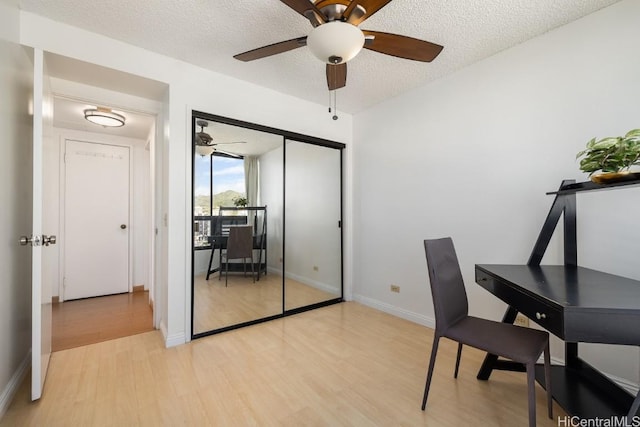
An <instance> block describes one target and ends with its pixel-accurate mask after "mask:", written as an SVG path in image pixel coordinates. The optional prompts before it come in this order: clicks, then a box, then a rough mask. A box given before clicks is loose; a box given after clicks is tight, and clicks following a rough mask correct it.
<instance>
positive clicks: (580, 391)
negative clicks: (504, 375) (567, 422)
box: [476, 179, 640, 422]
mask: <svg viewBox="0 0 640 427" xmlns="http://www.w3.org/2000/svg"><path fill="white" fill-rule="evenodd" d="M639 184H640V179H630V180H625V181H620V182H615V183H610V184H596V183H593V182H591V181H587V182H579V183H576V182H575V180H564V181H562V184H561V185H560V187H559V189H558V190H557V191H553V192H549V193H546V194H549V195H555V198H554V200H553V203H552V205H551V208H550V210H549V213H548V214H547V217H546V219H545V221H544V224H543V226H542V229H541V230H540V234H539V235H538V239H537V241H536V243H535V245H534V247H533V250H532V251H531V255H530V257H529V260H528V262H527V264H526V265H519V266H500V265H476V281H477V282H478V283H479V284H480V285H481V286H484V287H485V288H487V289H489V288H490V291H491V292H492V293H494V294H495V295H497V296H499V297H501V299H503V300H505V301H506V302H508V303H509V302H511V303H512V304H515V305H516V306H518V307H519V310H525V311H524V314H525V315H530V313H527V312H526V309H528V308H531V309H532V310H534V312H535V311H536V310H537V308H532V307H531V306H530V304H531V301H532V300H534V301H535V298H538V299H539V300H538V303H539V304H541V305H540V307H544V308H545V310H548V309H551V311H552V312H553V313H554V314H551V315H550V316H548V317H547V318H546V319H545V318H544V317H543V319H542V321H540V320H536V319H535V318H534V321H536V322H538V323H540V325H541V326H543V327H545V328H546V329H548V330H549V331H551V332H553V333H554V334H555V335H557V336H559V337H560V338H561V339H564V340H565V365H564V366H553V367H552V394H553V397H554V399H555V400H556V401H557V402H558V403H559V404H560V406H562V407H563V408H564V409H565V410H566V411H567V413H568V414H569V415H577V416H579V417H581V418H583V419H594V418H608V417H612V416H627V417H628V420H629V422H631V421H632V420H633V419H632V417H634V416H636V414H637V413H638V409H640V393H638V395H637V396H636V397H635V399H634V396H632V395H631V394H630V393H628V392H627V391H625V390H624V389H622V388H621V387H620V386H619V385H617V384H616V383H614V382H613V381H612V380H610V379H609V378H607V377H606V376H605V375H603V374H602V373H601V372H600V371H598V370H597V369H595V368H594V367H592V366H590V365H589V364H588V363H586V362H585V361H584V360H582V359H581V358H580V357H579V356H578V343H579V342H596V343H598V342H599V343H610V344H623V345H636V346H640V338H639V336H638V333H636V332H632V331H637V322H635V321H634V322H631V323H632V324H626V323H625V322H623V323H624V325H622V326H621V325H617V324H616V325H613V324H611V323H606V322H611V319H612V317H607V316H604V315H603V316H599V314H602V313H604V314H606V315H611V314H612V312H615V310H622V312H624V314H623V315H621V316H620V317H619V318H620V319H622V318H625V319H627V317H626V316H631V317H632V318H634V319H636V318H637V313H638V311H640V307H634V308H632V307H630V303H629V301H627V302H626V303H625V304H620V303H619V301H618V302H617V303H613V304H614V305H612V306H605V305H601V306H600V307H599V308H591V307H592V306H591V307H584V310H582V312H580V310H581V307H580V305H581V303H584V301H582V300H583V299H584V298H582V299H581V298H578V296H579V297H585V295H583V294H584V293H586V292H585V291H586V289H581V282H583V281H585V280H586V282H588V283H583V284H584V285H587V286H593V284H594V283H600V284H601V285H607V284H608V283H611V284H614V283H618V282H617V281H622V282H624V283H626V285H625V286H627V287H628V289H631V290H633V292H632V294H633V295H634V300H635V299H636V298H637V297H635V296H636V295H637V294H638V292H637V291H636V290H637V289H640V281H634V280H631V279H626V278H621V277H619V276H614V275H610V274H607V273H603V272H599V271H596V270H589V269H585V268H583V267H579V266H578V259H577V230H576V216H577V210H576V194H577V193H580V192H585V191H599V190H613V189H621V188H629V187H631V186H637V185H639ZM561 216H562V217H563V225H564V227H563V228H564V265H563V266H541V265H540V263H541V261H542V258H543V256H544V253H545V252H546V250H547V247H548V245H549V242H550V240H551V237H552V235H553V233H554V231H555V228H556V226H557V224H558V222H559V221H560V217H561ZM545 269H546V270H545ZM550 269H557V270H558V271H560V273H559V274H556V275H555V276H556V277H553V279H551V278H550V275H549V274H547V275H545V271H549V270H550ZM586 270H589V271H586ZM523 272H525V273H526V274H531V275H533V276H536V277H535V279H533V280H527V279H526V278H525V279H523V278H522V274H523ZM594 276H595V277H597V279H594V278H593V277H594ZM539 284H545V286H548V287H549V289H550V291H549V293H548V295H546V296H548V298H545V292H541V291H540V289H539V287H538V285H539ZM552 284H553V285H556V286H558V289H562V290H563V291H564V293H565V294H562V295H553V292H552V291H551V289H553V290H557V289H556V288H553V286H552ZM636 285H637V286H636ZM534 288H535V292H534V293H531V294H528V293H527V292H528V290H527V289H531V290H533V289H534ZM514 289H517V292H514ZM581 290H582V291H583V292H582V294H581V293H580V292H581ZM504 292H509V293H510V294H509V295H508V297H506V298H505V294H504ZM501 293H502V294H501ZM522 293H526V294H527V296H526V297H523V296H522ZM572 295H573V296H572ZM523 298H524V299H523ZM558 298H559V299H558ZM614 299H615V298H614ZM616 304H617V305H616ZM556 305H557V307H556ZM586 305H590V304H586ZM614 306H615V307H616V308H613V309H612V307H614ZM622 306H624V307H622ZM621 307H622V308H621ZM554 309H555V310H554ZM612 310H613V311H612ZM517 313H518V310H517V309H516V308H514V306H512V305H511V304H510V305H509V307H508V309H507V311H506V313H505V315H504V317H503V321H504V322H508V323H513V321H514V320H515V318H516V315H517ZM576 313H578V315H579V316H583V317H581V319H582V321H581V322H587V323H581V322H578V323H576V320H575V316H576ZM618 313H621V312H620V311H618ZM614 314H615V313H614ZM615 315H616V316H617V315H618V314H615ZM567 316H569V317H567ZM613 318H615V317H613ZM537 319H540V318H539V317H538V318H537ZM602 319H607V320H606V321H604V322H605V323H603V320H602ZM627 320H628V319H627ZM554 322H555V323H554ZM627 323H628V322H627ZM578 324H579V325H580V326H577V325H578ZM589 324H591V325H592V326H593V328H591V327H590V326H588V325H589ZM585 325H587V326H585ZM603 328H604V329H605V330H606V331H603V330H602V329H603ZM585 329H586V330H585ZM611 330H615V331H616V334H614V335H609V334H610V332H611ZM607 331H608V332H607ZM605 332H607V334H605ZM603 334H604V335H603ZM621 334H622V335H621ZM605 336H606V337H607V338H605ZM521 368H522V367H520V366H514V364H513V363H512V362H508V361H503V360H497V358H496V357H495V356H493V355H487V357H486V358H485V361H484V363H483V365H482V367H481V369H480V371H479V373H478V379H483V380H486V379H488V378H489V375H490V374H491V371H492V370H493V369H506V370H522V369H521ZM536 379H537V381H538V382H539V383H540V384H542V385H543V386H544V372H543V369H542V367H541V366H540V367H538V369H537V372H536Z"/></svg>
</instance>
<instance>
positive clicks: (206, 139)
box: [195, 120, 246, 159]
mask: <svg viewBox="0 0 640 427" xmlns="http://www.w3.org/2000/svg"><path fill="white" fill-rule="evenodd" d="M196 124H197V125H198V126H200V132H197V133H196V141H195V142H196V153H198V154H199V155H201V156H202V157H206V156H210V155H212V154H213V153H214V152H217V153H222V154H225V155H227V156H230V157H234V158H236V159H241V158H242V156H240V155H239V154H235V153H230V152H228V151H223V150H219V149H218V148H216V147H217V146H218V145H222V144H246V141H235V142H213V138H212V137H211V135H209V134H208V133H206V132H205V131H204V128H206V127H207V126H209V122H207V121H206V120H198V121H197V122H196Z"/></svg>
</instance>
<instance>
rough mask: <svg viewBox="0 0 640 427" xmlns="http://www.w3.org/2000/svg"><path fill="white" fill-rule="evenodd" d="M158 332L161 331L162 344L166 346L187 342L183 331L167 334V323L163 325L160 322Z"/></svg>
mask: <svg viewBox="0 0 640 427" xmlns="http://www.w3.org/2000/svg"><path fill="white" fill-rule="evenodd" d="M160 332H162V337H163V338H164V346H165V347H166V348H169V347H175V346H178V345H182V344H184V343H186V342H187V340H186V338H185V336H184V333H178V334H173V335H169V333H168V331H167V325H165V323H164V322H160Z"/></svg>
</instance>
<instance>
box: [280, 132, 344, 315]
mask: <svg viewBox="0 0 640 427" xmlns="http://www.w3.org/2000/svg"><path fill="white" fill-rule="evenodd" d="M285 147H286V148H285V151H286V152H285V230H286V239H285V310H293V309H296V308H300V307H304V306H308V305H312V304H317V303H321V302H325V301H329V300H334V299H336V298H341V297H342V231H341V198H342V195H341V160H340V156H341V151H340V150H339V149H335V148H330V147H323V146H319V145H313V144H306V143H302V142H297V141H291V140H287V141H286V145H285Z"/></svg>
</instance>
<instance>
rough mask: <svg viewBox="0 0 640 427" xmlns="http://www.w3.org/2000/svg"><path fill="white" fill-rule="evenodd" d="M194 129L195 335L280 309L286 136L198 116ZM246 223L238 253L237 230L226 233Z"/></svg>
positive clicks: (274, 312)
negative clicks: (247, 234)
mask: <svg viewBox="0 0 640 427" xmlns="http://www.w3.org/2000/svg"><path fill="white" fill-rule="evenodd" d="M194 129H195V132H194V136H195V138H194V150H193V189H194V194H193V197H194V199H193V215H194V217H193V234H194V236H193V239H194V240H193V248H194V249H193V296H192V298H193V313H192V316H193V329H192V334H193V335H198V334H203V333H207V332H210V331H213V330H219V329H223V328H227V327H230V326H234V325H238V324H243V323H247V322H252V321H255V320H258V319H263V318H266V317H270V316H275V315H279V314H282V276H281V275H280V274H277V272H279V271H282V267H281V261H280V260H281V259H282V253H283V250H282V228H283V225H282V212H283V208H282V203H283V198H282V175H283V169H282V167H283V166H282V165H283V161H282V155H283V154H282V152H283V148H282V146H283V138H282V137H281V136H279V135H274V134H270V133H265V132H259V131H255V130H251V129H245V128H242V127H237V126H231V125H226V124H222V123H217V122H214V121H207V120H203V119H200V118H195V120H194ZM243 226H244V227H246V226H249V227H250V228H251V234H252V236H253V237H252V239H251V242H250V243H248V245H249V246H250V248H249V249H247V251H248V252H247V253H245V254H244V255H245V256H244V257H243V256H242V254H241V255H240V256H238V253H239V252H237V250H238V245H237V241H236V237H235V236H237V235H239V234H240V233H236V232H231V231H230V230H231V229H232V228H234V227H238V228H242V227H243ZM236 231H238V230H236ZM241 246H242V245H241ZM234 247H235V249H234ZM247 254H248V255H249V256H250V258H252V260H251V259H250V258H249V259H246V258H247V257H246V255H247ZM236 256H238V257H237V258H236ZM252 264H253V271H254V272H255V273H254V274H253V275H252V268H251V267H252ZM227 269H228V273H227ZM245 270H246V273H245ZM254 280H255V282H254Z"/></svg>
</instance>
